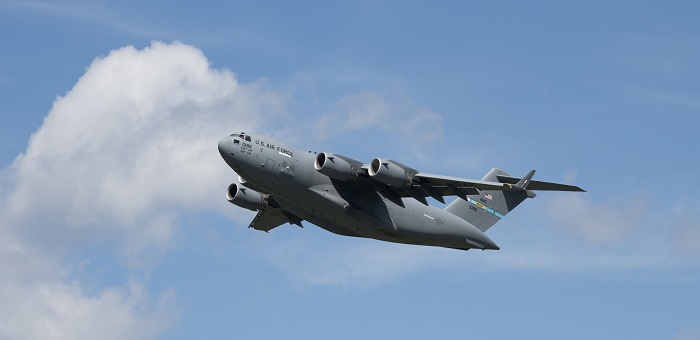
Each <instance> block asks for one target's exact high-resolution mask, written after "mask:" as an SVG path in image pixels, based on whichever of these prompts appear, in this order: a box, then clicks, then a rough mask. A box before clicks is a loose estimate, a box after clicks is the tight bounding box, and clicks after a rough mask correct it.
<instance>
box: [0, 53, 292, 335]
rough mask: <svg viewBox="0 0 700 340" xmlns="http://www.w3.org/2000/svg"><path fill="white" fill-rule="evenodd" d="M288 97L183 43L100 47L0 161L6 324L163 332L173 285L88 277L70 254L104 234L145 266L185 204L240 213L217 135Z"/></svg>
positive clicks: (248, 125)
mask: <svg viewBox="0 0 700 340" xmlns="http://www.w3.org/2000/svg"><path fill="white" fill-rule="evenodd" d="M285 102H286V99H285V97H284V96H282V95H280V94H278V93H276V92H274V91H271V90H268V89H267V87H266V85H265V82H264V81H262V80H261V81H258V82H255V83H252V84H241V83H239V82H238V81H237V80H236V79H235V76H234V75H233V74H232V73H231V72H230V71H227V70H215V69H212V68H211V67H210V65H209V62H208V60H207V59H206V58H205V57H204V55H203V54H202V52H201V51H199V50H198V49H196V48H194V47H192V46H188V45H185V44H181V43H173V44H164V43H160V42H154V43H152V45H151V46H149V47H147V48H145V49H143V50H137V49H135V48H133V47H124V48H121V49H118V50H114V51H112V52H111V53H109V55H107V56H106V57H103V58H97V59H96V60H95V61H94V62H93V63H92V64H91V65H90V66H89V67H88V69H87V70H86V72H85V74H84V75H83V76H82V77H81V78H80V80H79V81H78V82H77V83H76V84H75V86H74V87H73V89H71V90H70V91H69V92H68V93H67V94H66V95H65V96H63V97H59V98H57V99H56V100H55V102H54V104H53V107H52V109H51V110H50V112H49V113H48V115H47V116H46V118H45V120H44V123H43V125H42V126H41V127H40V128H39V129H38V130H37V131H36V132H35V133H34V134H33V135H32V136H31V139H30V140H29V144H28V146H27V149H26V151H25V152H24V153H23V154H21V155H19V156H17V158H16V159H15V160H14V161H13V163H12V164H11V165H10V166H9V167H8V168H6V169H3V171H2V172H1V173H0V175H1V177H2V178H0V183H2V187H3V190H2V191H1V192H2V197H0V266H1V267H0V272H2V273H3V275H2V276H3V277H2V278H1V279H0V284H1V285H2V287H1V288H2V289H0V291H1V293H0V299H1V300H2V301H0V320H2V321H0V337H9V338H19V337H21V338H37V339H38V338H41V339H54V338H55V339H64V338H72V339H74V338H105V337H109V336H113V338H115V339H116V338H120V339H123V338H130V339H131V338H136V339H138V338H153V337H155V336H157V335H159V334H161V333H162V332H163V331H164V330H165V329H166V328H167V327H168V325H169V324H170V323H171V322H172V321H173V320H174V319H176V318H177V314H178V313H177V309H176V308H171V306H170V305H172V304H174V296H173V295H172V294H171V293H168V292H165V293H163V294H164V295H162V296H161V298H158V299H155V301H154V300H153V299H151V298H149V297H148V292H147V291H146V289H145V286H144V284H142V283H139V282H137V281H134V282H131V283H129V284H128V285H126V287H119V286H118V285H117V286H114V285H113V283H110V286H108V287H103V288H98V289H90V290H86V289H84V288H83V287H82V286H81V284H80V282H78V281H75V279H74V278H75V276H76V275H75V273H76V271H78V268H75V264H70V263H68V262H67V261H66V260H64V255H65V254H67V252H69V251H71V252H78V253H80V251H81V250H80V249H84V247H86V246H88V245H92V244H95V243H98V244H107V245H109V246H111V247H116V249H118V251H119V252H120V254H121V255H123V257H122V258H123V259H125V262H126V264H127V265H128V267H129V268H140V269H143V268H148V267H149V266H151V265H153V264H154V263H157V261H158V260H159V259H160V258H161V257H162V256H163V254H165V252H166V250H167V249H168V247H170V246H171V243H172V241H171V239H172V237H173V233H174V232H175V230H176V226H177V220H178V217H179V216H181V214H183V213H188V212H193V211H219V212H221V213H224V214H227V215H231V214H237V213H239V212H240V211H239V210H237V209H231V208H230V206H229V204H228V203H227V202H226V201H225V200H224V199H223V191H224V190H225V187H226V185H227V184H228V183H229V182H230V181H232V180H233V179H234V175H235V174H234V173H233V172H232V171H231V170H230V169H229V168H228V166H226V164H225V163H224V162H223V161H222V160H221V158H220V155H219V153H218V151H217V148H216V145H217V142H218V140H219V139H220V138H223V137H224V136H226V135H228V134H230V133H232V132H235V131H240V130H255V129H257V128H259V127H260V126H261V124H262V122H263V121H264V120H265V119H268V118H275V117H281V116H283V115H284V112H283V107H284V105H285ZM93 291H98V292H99V293H97V294H93V295H91V294H90V292H93ZM110 332H111V333H110Z"/></svg>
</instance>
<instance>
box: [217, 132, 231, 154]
mask: <svg viewBox="0 0 700 340" xmlns="http://www.w3.org/2000/svg"><path fill="white" fill-rule="evenodd" d="M230 149H231V136H227V137H224V138H222V139H221V140H220V141H219V153H220V154H221V156H222V157H225V155H228V154H229V152H230V151H229V150H230Z"/></svg>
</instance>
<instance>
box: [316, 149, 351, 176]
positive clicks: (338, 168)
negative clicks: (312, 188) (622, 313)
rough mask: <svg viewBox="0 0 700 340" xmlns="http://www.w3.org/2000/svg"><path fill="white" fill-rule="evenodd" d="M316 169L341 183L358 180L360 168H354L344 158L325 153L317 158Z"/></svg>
mask: <svg viewBox="0 0 700 340" xmlns="http://www.w3.org/2000/svg"><path fill="white" fill-rule="evenodd" d="M358 163H359V162H358ZM314 169H316V171H318V172H320V173H322V174H324V175H326V176H328V177H330V178H334V179H337V180H341V181H347V180H352V179H356V178H357V174H358V171H359V167H358V166H353V165H352V164H350V162H348V161H346V160H345V159H343V157H341V156H338V155H336V154H332V153H325V152H321V153H319V154H318V155H317V156H316V160H315V161H314Z"/></svg>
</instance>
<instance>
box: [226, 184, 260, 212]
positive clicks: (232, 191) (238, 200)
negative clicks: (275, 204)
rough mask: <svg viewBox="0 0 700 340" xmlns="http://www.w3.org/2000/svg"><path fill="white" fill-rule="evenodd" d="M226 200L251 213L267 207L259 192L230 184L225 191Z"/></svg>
mask: <svg viewBox="0 0 700 340" xmlns="http://www.w3.org/2000/svg"><path fill="white" fill-rule="evenodd" d="M226 199H227V200H228V201H229V202H231V203H233V204H235V205H237V206H239V207H241V208H245V209H248V210H253V211H255V210H259V209H262V208H264V207H265V206H267V201H266V200H265V198H264V197H262V195H260V193H259V192H257V191H255V190H253V189H247V188H241V187H240V186H238V184H236V183H231V185H229V186H228V189H226Z"/></svg>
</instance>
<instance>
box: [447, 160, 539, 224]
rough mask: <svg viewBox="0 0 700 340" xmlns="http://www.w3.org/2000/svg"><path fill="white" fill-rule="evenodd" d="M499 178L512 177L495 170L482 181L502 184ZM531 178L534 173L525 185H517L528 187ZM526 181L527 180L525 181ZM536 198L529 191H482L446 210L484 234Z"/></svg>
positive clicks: (456, 202) (459, 200) (458, 200)
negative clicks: (524, 203) (523, 202)
mask: <svg viewBox="0 0 700 340" xmlns="http://www.w3.org/2000/svg"><path fill="white" fill-rule="evenodd" d="M498 176H507V177H510V175H509V174H507V173H506V172H504V171H503V170H501V169H496V168H493V169H491V171H489V172H488V173H487V174H486V176H484V178H483V179H482V180H483V181H489V182H500V181H499V179H498ZM528 177H529V178H528ZM530 178H532V172H531V173H530V174H528V176H525V178H523V182H524V183H523V184H520V183H517V184H516V185H523V186H527V184H529V183H528V182H529V180H530ZM525 179H527V180H526V181H524V180H525ZM535 196H536V195H535V193H534V192H532V191H529V190H517V191H503V190H481V191H480V192H479V194H476V195H468V196H467V200H463V199H460V198H457V199H456V200H454V202H452V203H450V204H449V205H448V206H447V207H446V208H445V210H447V211H448V212H450V213H452V214H454V215H457V216H459V217H460V218H461V219H463V220H465V221H467V222H469V223H471V224H472V225H474V226H475V227H476V228H477V229H479V230H481V231H482V232H483V231H486V230H487V229H489V228H491V226H492V225H494V224H496V222H498V221H500V220H501V218H503V216H505V215H506V214H508V213H509V212H510V211H511V210H513V209H515V207H517V206H518V204H520V203H521V202H522V201H524V200H525V199H526V198H528V197H530V198H532V197H535Z"/></svg>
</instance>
